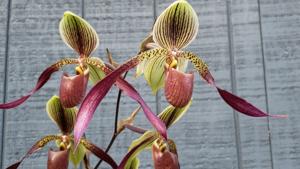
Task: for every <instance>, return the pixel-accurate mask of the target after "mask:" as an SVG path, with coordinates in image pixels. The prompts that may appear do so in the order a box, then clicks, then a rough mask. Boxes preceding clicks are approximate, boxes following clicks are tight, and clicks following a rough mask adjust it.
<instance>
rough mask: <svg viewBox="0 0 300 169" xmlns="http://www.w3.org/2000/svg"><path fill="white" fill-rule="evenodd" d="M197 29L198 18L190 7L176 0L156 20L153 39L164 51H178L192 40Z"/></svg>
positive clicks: (182, 1)
mask: <svg viewBox="0 0 300 169" xmlns="http://www.w3.org/2000/svg"><path fill="white" fill-rule="evenodd" d="M198 27H199V21H198V17H197V14H196V12H195V11H194V9H193V8H192V6H191V5H190V4H189V3H188V2H187V1H185V0H177V1H175V2H174V3H173V4H171V5H170V6H169V7H168V8H167V9H165V10H164V11H163V12H162V13H161V15H160V16H159V17H158V18H157V20H156V22H155V24H154V27H153V39H154V41H155V42H156V43H157V44H158V45H160V46H161V47H163V48H165V49H169V50H179V49H182V48H184V47H186V46H187V45H188V44H189V43H191V42H192V41H193V40H194V38H195V37H196V35H197V32H198Z"/></svg>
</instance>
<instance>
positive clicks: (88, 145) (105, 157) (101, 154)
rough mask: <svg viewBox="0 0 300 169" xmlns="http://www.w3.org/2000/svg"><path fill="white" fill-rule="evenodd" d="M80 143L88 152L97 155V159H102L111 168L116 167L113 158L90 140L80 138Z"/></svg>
mask: <svg viewBox="0 0 300 169" xmlns="http://www.w3.org/2000/svg"><path fill="white" fill-rule="evenodd" d="M81 143H82V144H83V146H84V147H85V148H86V149H88V150H89V151H90V152H92V153H93V154H94V155H95V156H97V157H98V158H99V159H102V160H103V161H105V162H106V163H107V164H109V165H110V166H111V167H112V168H113V169H116V168H117V167H118V165H117V163H116V162H115V161H114V159H113V158H112V157H111V156H110V155H108V154H107V153H105V151H103V150H102V149H101V148H99V147H97V146H96V145H94V144H92V143H91V142H89V141H87V140H85V139H81Z"/></svg>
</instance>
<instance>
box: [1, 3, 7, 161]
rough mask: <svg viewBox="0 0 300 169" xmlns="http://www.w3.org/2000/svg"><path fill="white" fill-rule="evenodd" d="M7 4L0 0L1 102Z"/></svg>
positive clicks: (2, 124) (2, 96)
mask: <svg viewBox="0 0 300 169" xmlns="http://www.w3.org/2000/svg"><path fill="white" fill-rule="evenodd" d="M7 5H8V1H6V0H5V1H0V67H1V69H0V101H1V103H2V102H3V98H4V83H5V81H4V78H5V53H6V31H7ZM0 113H1V114H0V128H1V131H0V138H1V140H0V145H1V146H0V166H1V161H2V137H3V133H2V131H3V130H2V129H3V126H4V122H3V113H4V111H3V110H1V111H0Z"/></svg>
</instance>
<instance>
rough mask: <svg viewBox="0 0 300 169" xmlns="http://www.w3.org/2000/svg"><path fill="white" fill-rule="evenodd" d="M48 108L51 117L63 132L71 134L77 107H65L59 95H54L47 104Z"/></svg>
mask: <svg viewBox="0 0 300 169" xmlns="http://www.w3.org/2000/svg"><path fill="white" fill-rule="evenodd" d="M46 110H47V113H48V116H49V117H50V119H51V120H52V121H53V122H54V123H56V125H57V126H58V127H59V128H60V130H61V131H62V133H63V134H70V133H71V132H72V131H73V128H74V125H75V121H76V113H77V109H76V108H75V107H74V108H64V107H63V106H62V105H61V102H60V99H59V97H58V96H53V97H52V98H51V99H49V101H48V102H47V105H46Z"/></svg>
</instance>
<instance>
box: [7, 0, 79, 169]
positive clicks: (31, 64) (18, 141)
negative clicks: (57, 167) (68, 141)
mask: <svg viewBox="0 0 300 169" xmlns="http://www.w3.org/2000/svg"><path fill="white" fill-rule="evenodd" d="M80 5H81V4H80V1H79V0H78V1H73V0H70V1H38V0H29V1H28V0H12V2H11V20H10V30H9V37H10V41H9V46H10V47H9V49H10V50H9V66H8V76H9V78H8V82H7V83H8V90H7V100H13V99H16V98H18V97H20V96H21V95H24V94H25V93H27V92H28V91H30V90H31V89H32V88H33V86H34V84H35V83H36V81H37V78H38V76H39V75H40V73H41V72H42V70H43V69H45V68H46V66H48V65H50V64H51V63H53V62H55V61H56V60H58V59H59V58H63V57H65V56H75V53H74V52H72V50H71V49H69V48H68V47H67V46H66V45H64V44H63V42H62V40H61V39H60V37H59V32H58V23H59V20H60V18H61V17H62V16H63V12H64V11H65V10H72V11H74V12H77V13H79V12H80V10H81V6H80ZM59 78H60V73H57V74H55V75H54V76H53V77H52V78H51V80H50V81H49V83H48V84H46V85H45V86H44V87H43V88H42V90H41V91H40V92H38V93H37V94H35V95H34V96H33V97H32V98H30V99H29V100H28V101H27V102H26V103H25V104H23V105H21V106H20V107H18V108H16V109H11V110H8V111H7V112H6V126H5V133H4V137H5V142H4V144H5V145H4V158H3V160H4V161H3V163H4V167H7V166H8V165H9V164H11V163H13V162H15V161H16V160H18V159H20V157H22V156H23V155H24V154H25V152H26V151H27V149H28V148H30V147H31V145H32V144H34V142H35V141H36V140H37V139H39V138H41V137H42V136H45V135H47V134H55V133H57V132H58V129H57V127H56V126H55V125H54V124H53V123H52V122H51V120H49V118H48V117H47V113H46V111H45V104H46V101H47V100H48V99H49V98H50V97H51V96H52V95H54V94H58V84H59V83H58V82H59ZM46 155H47V149H45V150H43V151H42V152H41V153H38V154H36V155H33V156H32V157H31V158H30V159H29V160H26V161H25V162H24V163H23V165H22V167H21V168H32V169H41V168H46V167H45V166H46V160H47V158H46Z"/></svg>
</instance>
